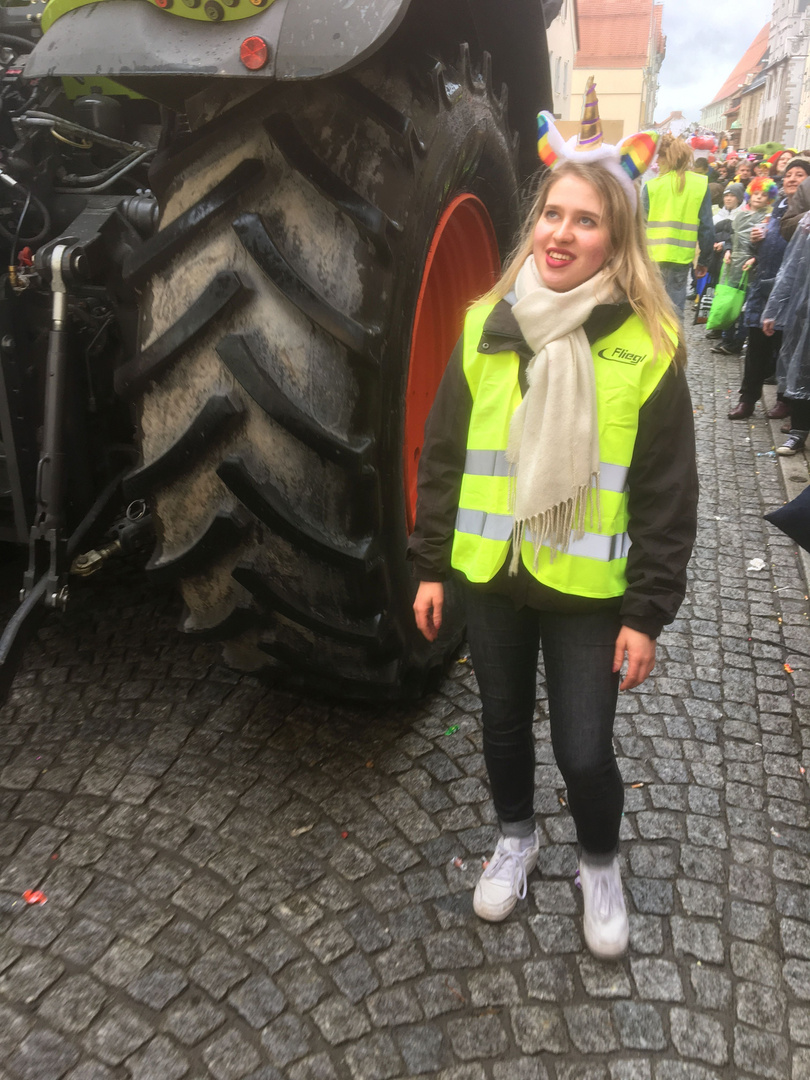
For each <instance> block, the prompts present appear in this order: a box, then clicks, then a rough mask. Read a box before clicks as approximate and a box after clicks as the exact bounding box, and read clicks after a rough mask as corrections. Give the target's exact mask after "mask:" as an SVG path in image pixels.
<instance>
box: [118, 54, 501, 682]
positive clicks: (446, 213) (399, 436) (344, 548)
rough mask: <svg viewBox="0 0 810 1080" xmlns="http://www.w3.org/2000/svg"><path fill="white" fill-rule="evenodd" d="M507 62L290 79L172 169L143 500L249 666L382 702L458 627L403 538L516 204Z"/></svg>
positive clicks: (144, 412)
mask: <svg viewBox="0 0 810 1080" xmlns="http://www.w3.org/2000/svg"><path fill="white" fill-rule="evenodd" d="M514 142H515V140H514V139H513V138H512V136H511V134H510V131H509V129H508V124H507V121H506V95H505V92H501V93H500V94H499V95H498V96H496V95H495V94H494V93H493V89H492V86H491V80H490V76H489V62H488V57H486V56H484V57H482V58H481V62H480V64H478V65H474V64H473V63H472V62H471V60H470V56H469V50H468V49H467V47H466V46H461V49H460V54H459V56H458V57H457V58H456V61H455V62H454V63H453V64H452V65H449V64H445V63H442V62H439V61H438V60H436V59H435V58H422V59H421V60H418V61H416V60H413V59H405V58H402V57H397V56H396V55H392V54H390V53H389V54H388V55H385V54H383V55H380V56H377V57H375V58H374V59H373V60H372V61H370V62H369V63H368V64H367V65H366V66H364V67H363V68H361V69H358V70H356V71H354V72H352V74H351V75H349V76H344V77H341V78H336V79H331V80H328V81H323V82H318V81H313V82H309V83H298V84H289V85H287V86H274V87H271V88H268V90H267V91H263V92H262V93H261V94H260V95H258V96H256V97H253V98H251V99H250V100H249V101H247V102H245V103H243V105H242V106H239V107H237V108H236V109H235V110H233V111H231V112H229V113H227V114H226V115H225V116H224V117H221V118H219V119H218V120H215V121H212V122H211V123H209V124H208V125H207V126H205V127H203V128H202V129H201V130H199V131H197V132H196V133H194V134H192V135H186V136H185V138H184V140H180V141H179V142H178V143H177V144H176V147H175V148H174V149H173V150H172V151H171V152H170V153H169V155H168V156H167V157H165V158H164V160H163V162H162V163H161V166H160V168H159V169H158V170H157V175H156V177H155V187H156V189H157V193H158V196H159V199H160V203H161V217H160V227H159V231H158V232H157V234H156V235H155V237H153V239H152V240H151V241H149V242H148V243H147V244H146V245H145V246H144V247H143V248H141V249H140V251H139V252H137V253H136V255H135V256H134V257H133V259H132V261H131V262H130V264H129V265H128V266H127V267H126V273H127V275H128V277H129V279H130V280H131V281H132V282H133V284H135V285H136V286H138V287H140V288H142V290H143V300H142V309H141V310H142V322H141V335H140V337H141V343H142V349H141V352H140V354H139V356H138V358H137V359H136V360H134V361H132V362H131V363H130V364H129V365H128V366H127V367H125V368H123V369H121V371H119V373H118V387H119V390H120V391H121V392H124V393H127V394H129V395H130V396H131V397H132V398H133V399H135V400H136V401H137V402H138V414H139V419H140V438H141V451H142V465H141V466H140V467H139V468H138V469H137V470H136V471H135V472H134V473H133V474H132V476H131V477H130V480H129V493H130V495H131V496H133V497H135V496H144V497H146V498H147V499H148V500H149V502H150V504H151V507H152V511H153V516H154V519H155V522H156V528H157V538H158V543H157V548H156V550H155V553H154V555H153V557H152V559H151V561H150V564H149V570H150V571H151V573H152V574H153V575H154V577H155V578H156V579H157V580H160V581H164V580H165V581H170V580H171V581H175V582H177V583H179V587H180V589H181V591H182V595H183V599H184V601H185V607H186V610H185V614H184V617H183V622H182V629H184V630H186V631H188V632H193V633H198V634H203V635H207V636H208V637H212V638H218V639H221V640H222V641H223V642H224V643H225V658H226V660H227V661H228V662H229V663H230V664H231V665H232V666H234V667H236V668H238V669H240V670H250V671H259V670H262V669H265V668H268V667H269V668H276V669H278V670H280V671H282V672H283V673H285V675H286V677H287V678H288V679H289V680H291V681H292V682H293V683H294V684H298V685H303V686H306V687H309V688H315V689H321V690H325V691H327V692H330V693H334V694H338V695H341V696H346V697H353V698H360V699H372V700H373V699H385V698H389V699H390V698H397V697H402V696H410V695H414V694H418V693H420V692H421V691H422V690H423V689H424V688H425V685H426V680H427V678H428V677H429V675H430V674H431V672H433V671H435V670H436V669H438V668H440V667H441V665H442V662H443V660H444V659H445V658H446V657H447V656H448V655H449V653H450V652H451V651H452V649H453V648H454V647H455V645H456V644H457V643H458V641H459V639H460V635H461V631H462V618H461V613H460V611H459V605H458V603H456V602H454V598H453V596H452V589H451V590H449V592H450V596H449V602H448V611H447V616H446V619H445V623H444V626H443V627H442V631H441V636H440V638H439V640H438V641H437V642H436V643H435V644H433V645H429V644H428V643H427V642H426V641H425V640H424V639H423V638H421V636H420V635H419V634H418V633H417V631H416V629H415V626H414V622H413V613H412V610H411V604H412V601H413V596H414V593H415V588H416V585H415V582H414V580H413V575H412V572H411V570H410V567H409V566H408V564H407V563H406V559H405V549H406V541H407V535H408V531H409V527H410V526H411V525H412V522H413V512H414V503H415V485H416V466H417V463H418V459H419V453H420V450H421V445H422V432H423V427H424V421H425V417H426V416H427V413H428V410H429V408H430V405H431V403H432V401H433V397H434V395H435V392H436V388H437V386H438V383H439V380H440V378H441V374H442V371H443V370H444V366H445V363H446V360H447V357H448V356H449V354H450V352H451V351H452V347H453V344H454V342H455V340H456V338H457V336H458V333H459V330H460V327H461V323H462V320H463V313H464V309H465V307H466V305H467V304H468V303H469V301H470V300H471V299H472V298H473V297H474V296H476V295H478V294H480V293H481V292H483V291H485V290H486V288H487V287H488V286H489V285H490V284H491V283H492V282H493V281H494V280H496V277H497V274H498V270H499V265H500V263H499V255H500V254H503V252H504V250H505V249H506V248H508V246H509V244H510V243H511V241H512V240H513V238H514V231H515V226H516V223H517V216H518V210H519V207H518V197H517V187H518V182H517V177H516V166H515V145H514Z"/></svg>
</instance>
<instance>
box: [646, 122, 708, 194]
mask: <svg viewBox="0 0 810 1080" xmlns="http://www.w3.org/2000/svg"><path fill="white" fill-rule="evenodd" d="M690 165H692V151H691V150H690V149H689V147H688V146H687V145H686V143H685V142H684V141H683V139H676V138H675V136H674V135H669V134H667V135H664V137H663V138H662V139H661V142H660V144H659V147H658V168H659V172H660V174H661V176H663V175H664V174H665V173H668V172H674V173H675V174H676V175H677V177H678V191H683V189H684V186H685V184H686V172H687V170H688V169H689V167H690ZM707 165H708V162H707Z"/></svg>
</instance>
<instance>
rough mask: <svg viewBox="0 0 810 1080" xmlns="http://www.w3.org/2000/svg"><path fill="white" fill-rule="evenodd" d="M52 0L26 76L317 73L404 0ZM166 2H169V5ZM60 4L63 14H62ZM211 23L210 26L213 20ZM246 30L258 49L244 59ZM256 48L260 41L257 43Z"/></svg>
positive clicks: (355, 48)
mask: <svg viewBox="0 0 810 1080" xmlns="http://www.w3.org/2000/svg"><path fill="white" fill-rule="evenodd" d="M261 2H262V0H259V5H257V4H256V3H255V0H235V2H234V0H223V3H222V4H220V3H219V0H204V2H203V3H202V4H200V0H194V2H193V3H189V2H188V0H176V3H173V2H172V0H164V2H163V3H162V4H161V5H158V3H157V2H156V0H155V2H152V0H95V2H94V0H89V2H88V0H50V3H49V5H48V9H46V11H47V14H46V15H45V16H44V17H43V28H44V29H45V31H46V32H45V35H44V37H43V39H42V41H41V42H40V43H39V44H38V45H37V47H36V48H35V49H34V51H33V53H32V54H31V56H30V58H29V60H28V62H27V64H26V68H25V75H26V78H42V77H45V76H52V75H57V76H65V75H73V76H80V77H81V76H93V75H99V76H101V75H109V76H113V77H115V76H122V77H123V79H122V81H124V80H125V79H126V78H127V77H131V76H167V75H170V76H177V75H190V76H230V77H231V78H233V77H241V78H249V79H261V80H264V79H276V80H282V81H287V80H297V79H314V78H321V77H323V76H325V75H332V74H335V73H337V72H340V71H344V70H346V69H348V68H351V67H354V66H355V65H356V64H358V63H360V62H361V61H362V60H364V59H365V57H366V56H367V55H369V54H370V53H372V52H375V51H376V50H377V49H379V48H380V46H381V45H382V44H383V43H384V42H385V41H386V40H387V39H388V38H389V37H390V36H391V35H392V34H393V33H394V31H395V30H396V29H397V27H398V26H399V24H400V23H401V21H402V19H403V18H404V16H405V14H406V12H407V9H408V6H409V4H410V0H344V2H343V3H340V4H337V3H334V2H332V0H328V2H324V0H271V2H270V3H269V4H267V3H266V0H265V4H264V6H263V7H262V6H260V5H261ZM170 9H171V10H170ZM60 11H61V13H60ZM212 22H214V23H216V24H217V25H216V26H212V25H211V23H212ZM246 38H260V39H261V41H262V42H263V44H264V47H265V50H264V52H263V53H262V56H263V57H265V58H264V59H263V62H262V63H261V65H260V66H258V67H255V68H251V67H248V66H246V64H245V62H244V61H243V59H241V58H240V57H241V56H244V53H243V52H242V43H243V42H244V41H245V39H246ZM259 47H260V48H261V46H259Z"/></svg>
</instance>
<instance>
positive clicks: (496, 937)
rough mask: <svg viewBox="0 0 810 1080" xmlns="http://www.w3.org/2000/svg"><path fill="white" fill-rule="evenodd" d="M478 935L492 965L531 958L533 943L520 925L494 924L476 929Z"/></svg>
mask: <svg viewBox="0 0 810 1080" xmlns="http://www.w3.org/2000/svg"><path fill="white" fill-rule="evenodd" d="M476 934H477V936H478V939H479V940H480V942H481V944H482V945H483V947H484V953H485V954H486V958H487V960H488V961H489V962H490V963H499V962H502V961H503V962H505V961H510V960H525V959H527V958H528V957H529V956H531V951H532V950H531V943H530V941H529V936H528V934H527V933H526V930H525V928H524V927H523V926H522V925H521V924H520V923H509V922H504V923H492V924H489V925H481V926H478V927H476Z"/></svg>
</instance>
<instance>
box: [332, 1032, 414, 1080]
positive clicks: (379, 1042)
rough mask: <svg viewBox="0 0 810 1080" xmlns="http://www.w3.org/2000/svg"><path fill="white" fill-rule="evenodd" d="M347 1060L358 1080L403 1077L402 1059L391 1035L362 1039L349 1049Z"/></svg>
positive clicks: (385, 1079) (384, 1079)
mask: <svg viewBox="0 0 810 1080" xmlns="http://www.w3.org/2000/svg"><path fill="white" fill-rule="evenodd" d="M345 1059H346V1064H347V1065H348V1066H349V1070H350V1072H351V1075H352V1076H353V1077H355V1078H356V1080H390V1078H392V1077H395V1076H401V1075H402V1058H401V1057H400V1055H399V1052H398V1051H397V1048H396V1045H395V1044H394V1040H393V1039H392V1038H391V1037H390V1036H389V1035H385V1034H381V1035H371V1036H369V1037H368V1038H366V1039H361V1040H360V1042H358V1043H355V1044H354V1045H353V1046H350V1047H348V1048H347V1050H346V1054H345Z"/></svg>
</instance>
